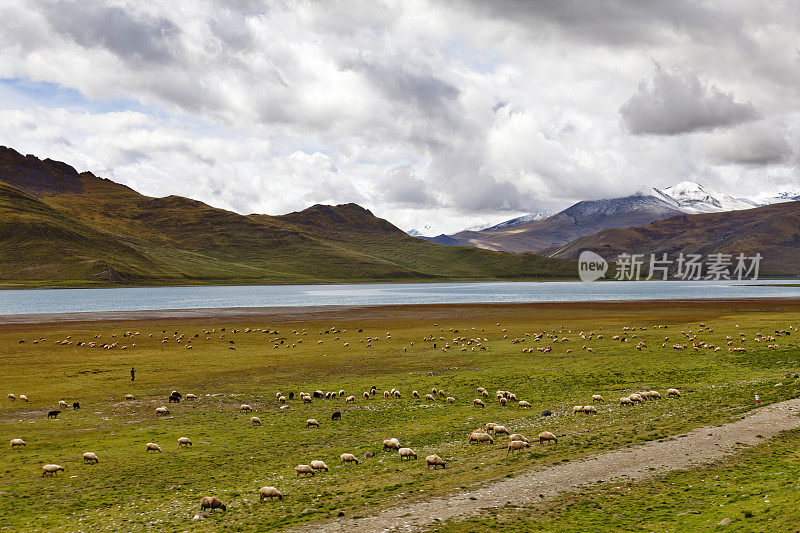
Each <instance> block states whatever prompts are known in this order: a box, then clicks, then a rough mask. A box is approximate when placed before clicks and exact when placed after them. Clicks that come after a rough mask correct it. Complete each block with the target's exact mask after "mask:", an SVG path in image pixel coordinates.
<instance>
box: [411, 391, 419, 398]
mask: <svg viewBox="0 0 800 533" xmlns="http://www.w3.org/2000/svg"><path fill="white" fill-rule="evenodd" d="M411 396H413V397H414V398H417V399H419V392H417V391H411Z"/></svg>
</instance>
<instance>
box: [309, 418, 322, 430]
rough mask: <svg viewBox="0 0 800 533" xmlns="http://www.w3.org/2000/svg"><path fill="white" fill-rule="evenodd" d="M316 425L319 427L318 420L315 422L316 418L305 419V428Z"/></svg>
mask: <svg viewBox="0 0 800 533" xmlns="http://www.w3.org/2000/svg"><path fill="white" fill-rule="evenodd" d="M318 427H319V422H317V420H316V419H314V418H309V419H308V420H306V428H318Z"/></svg>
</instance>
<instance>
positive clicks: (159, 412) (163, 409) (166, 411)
mask: <svg viewBox="0 0 800 533" xmlns="http://www.w3.org/2000/svg"><path fill="white" fill-rule="evenodd" d="M156 414H157V415H168V414H170V412H169V409H167V408H166V407H164V406H163V405H162V406H161V407H156Z"/></svg>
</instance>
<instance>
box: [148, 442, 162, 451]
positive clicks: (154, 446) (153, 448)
mask: <svg viewBox="0 0 800 533" xmlns="http://www.w3.org/2000/svg"><path fill="white" fill-rule="evenodd" d="M144 451H145V453H147V452H160V451H161V446H159V445H158V444H156V443H155V442H148V443H147V444H145V445H144Z"/></svg>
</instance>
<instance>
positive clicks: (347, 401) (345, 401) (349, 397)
mask: <svg viewBox="0 0 800 533" xmlns="http://www.w3.org/2000/svg"><path fill="white" fill-rule="evenodd" d="M355 402H356V397H355V396H353V395H352V394H351V395H350V396H348V397H347V398H345V399H344V403H355Z"/></svg>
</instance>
